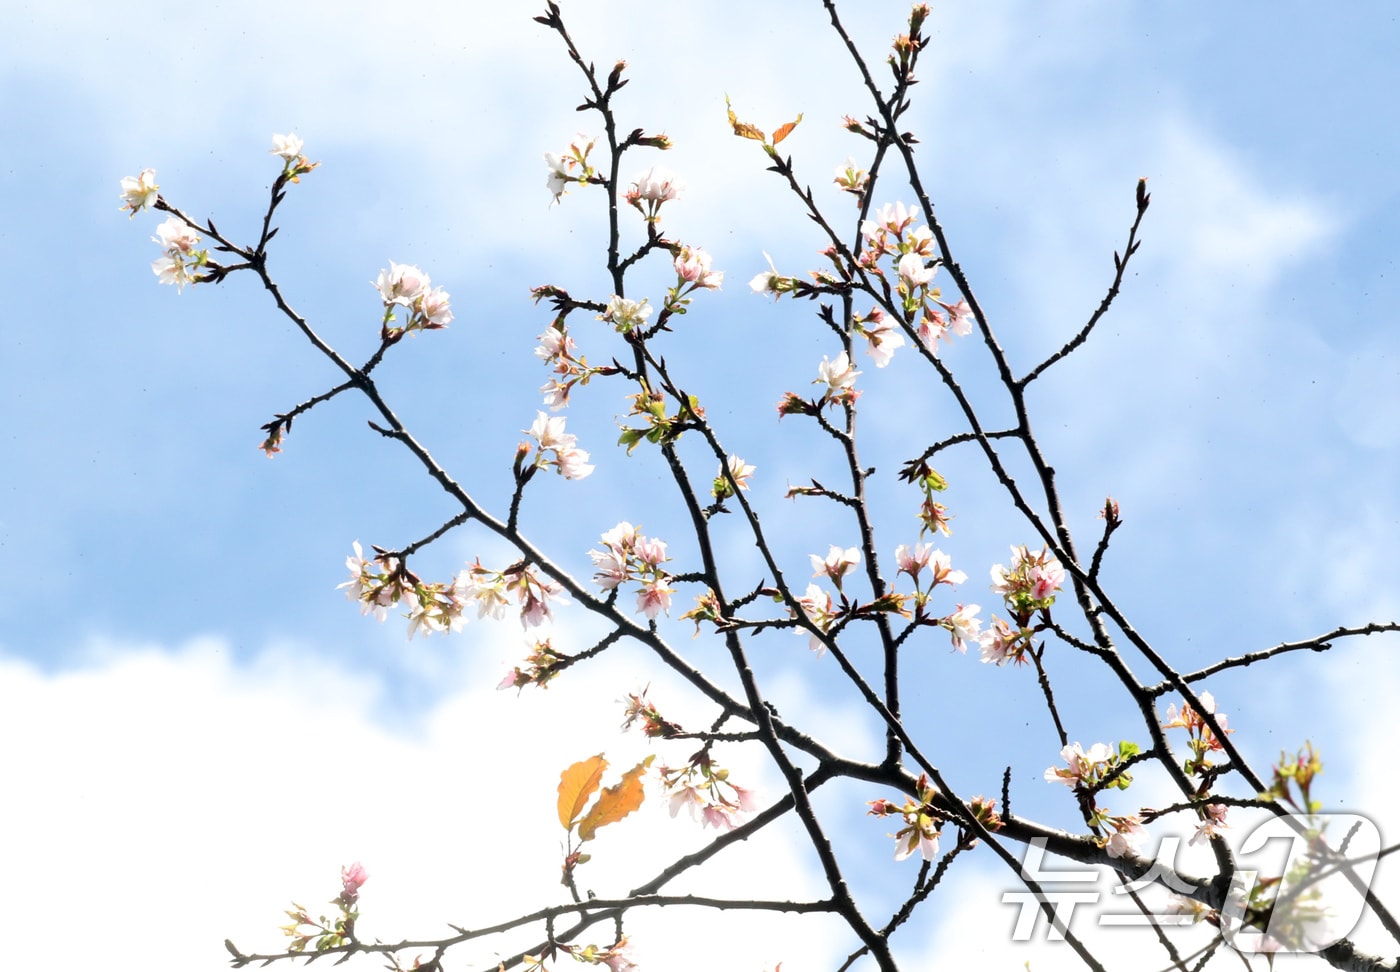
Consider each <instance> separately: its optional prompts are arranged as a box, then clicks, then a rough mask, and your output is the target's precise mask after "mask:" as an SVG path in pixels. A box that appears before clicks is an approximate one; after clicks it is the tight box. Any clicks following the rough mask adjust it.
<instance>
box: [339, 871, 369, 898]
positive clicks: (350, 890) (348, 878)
mask: <svg viewBox="0 0 1400 972" xmlns="http://www.w3.org/2000/svg"><path fill="white" fill-rule="evenodd" d="M368 880H369V874H367V873H366V872H365V868H364V865H363V864H361V863H360V862H359V861H356V862H355V863H354V864H351V865H350V866H349V867H342V868H341V869H340V884H341V891H340V897H341V900H342V901H344V902H346V903H347V904H350V903H353V902H354V901H355V900H356V899H357V898H358V897H359V896H360V887H361V886H362V885H363V884H364V883H365V882H366V881H368Z"/></svg>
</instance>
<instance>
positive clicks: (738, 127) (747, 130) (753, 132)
mask: <svg viewBox="0 0 1400 972" xmlns="http://www.w3.org/2000/svg"><path fill="white" fill-rule="evenodd" d="M724 107H725V109H726V110H728V112H729V124H730V126H731V127H732V128H733V129H734V134H735V135H738V136H739V137H740V138H752V139H754V140H755V141H759V142H766V141H768V136H767V135H765V134H763V132H762V131H761V130H759V129H757V128H754V127H753V126H752V125H750V124H749V123H748V122H742V121H740V120H739V117H738V116H737V115H735V114H734V109H733V108H730V107H729V96H728V95H725V96H724Z"/></svg>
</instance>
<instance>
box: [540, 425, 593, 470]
mask: <svg viewBox="0 0 1400 972" xmlns="http://www.w3.org/2000/svg"><path fill="white" fill-rule="evenodd" d="M526 434H527V435H530V436H532V437H533V438H534V439H535V440H536V442H537V443H538V445H539V450H538V454H537V455H536V456H535V465H536V466H537V467H539V466H548V465H552V466H554V467H555V469H556V471H557V472H558V473H559V475H561V476H563V477H564V478H565V479H583V478H584V477H586V476H587V475H588V474H589V473H591V472H593V466H591V465H589V463H588V453H587V452H585V451H584V450H583V449H580V448H578V445H577V442H578V440H577V438H576V437H575V436H574V435H572V434H570V433H567V432H565V431H564V417H563V416H562V415H556V416H550V415H549V414H548V413H547V412H538V413H536V415H535V421H534V423H533V424H532V425H531V426H530V428H529V430H528V431H527V432H526ZM546 452H553V453H554V458H553V459H548V458H546V457H545V453H546Z"/></svg>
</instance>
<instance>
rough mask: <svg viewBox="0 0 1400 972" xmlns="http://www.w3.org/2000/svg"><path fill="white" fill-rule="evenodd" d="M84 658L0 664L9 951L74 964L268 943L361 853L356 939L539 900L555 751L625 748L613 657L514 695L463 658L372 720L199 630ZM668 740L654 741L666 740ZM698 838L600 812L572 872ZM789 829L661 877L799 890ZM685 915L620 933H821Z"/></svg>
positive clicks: (627, 874) (797, 859)
mask: <svg viewBox="0 0 1400 972" xmlns="http://www.w3.org/2000/svg"><path fill="white" fill-rule="evenodd" d="M454 647H455V646H454ZM95 656H96V661H95V663H94V664H92V665H91V666H90V667H87V668H84V669H81V670H76V671H71V672H66V673H59V674H54V675H46V674H42V673H40V672H39V671H37V670H35V669H34V668H33V667H31V666H28V665H25V664H23V663H20V662H17V661H12V660H5V661H3V662H0V733H2V734H3V738H5V739H8V740H11V741H17V740H21V739H22V740H24V743H23V745H10V746H7V747H6V748H5V752H4V756H3V768H2V769H0V772H3V776H4V778H5V779H6V780H7V785H8V786H9V787H10V791H9V795H8V796H7V798H6V801H5V809H4V817H5V819H4V831H5V834H6V840H5V848H4V854H3V858H4V862H5V877H4V880H3V881H2V882H0V910H3V912H4V913H5V914H6V916H7V920H8V921H11V922H13V923H14V927H17V928H23V929H24V934H23V936H22V937H19V936H17V937H16V938H15V939H14V940H13V941H11V943H10V944H9V945H8V946H7V949H8V960H9V961H10V962H12V963H13V964H14V965H15V967H30V966H38V965H41V964H43V963H44V962H46V961H51V960H52V958H53V956H54V955H55V954H58V953H60V952H61V954H62V956H63V963H64V964H65V965H68V966H72V967H75V968H77V967H88V966H92V967H96V966H98V965H101V967H103V968H106V969H112V970H116V972H124V970H127V969H130V970H133V972H135V970H138V969H139V970H142V972H147V970H150V969H160V968H172V969H173V968H189V967H206V968H217V967H221V966H222V964H223V962H224V961H225V959H226V958H227V956H226V955H225V953H224V951H223V948H222V945H221V943H222V941H223V939H224V937H225V936H229V937H232V938H233V939H234V940H235V941H236V942H237V943H238V945H239V946H240V947H241V948H243V949H244V950H245V951H254V950H259V951H271V950H276V949H279V948H280V947H281V946H282V942H283V941H284V939H283V938H282V936H281V934H280V932H279V931H278V930H277V929H278V926H279V925H280V924H282V923H284V922H285V918H284V917H283V916H282V914H281V909H283V908H286V907H288V906H289V902H290V901H291V900H293V899H295V900H297V901H300V902H301V903H303V904H305V905H307V906H308V907H309V908H311V909H312V910H313V914H314V913H316V909H318V908H320V907H321V905H322V903H324V902H326V901H327V900H328V899H330V898H331V897H333V896H334V895H335V894H336V893H337V892H338V890H339V885H338V868H339V867H340V866H341V865H342V864H346V863H349V862H350V861H352V860H356V859H358V860H361V861H363V862H364V863H365V865H366V867H367V868H368V870H369V871H370V874H371V881H370V882H369V883H368V884H367V885H366V886H365V889H364V890H363V892H362V911H363V915H364V917H363V918H362V922H361V926H360V930H361V933H362V935H364V936H366V937H372V936H378V937H382V938H386V939H394V938H398V937H400V936H407V937H432V936H437V935H441V934H444V933H446V922H449V921H451V922H455V923H459V924H462V925H466V926H480V925H485V924H488V923H491V922H494V921H498V920H501V919H504V918H508V917H510V916H512V915H513V914H514V913H517V912H523V911H526V910H528V909H530V908H533V907H537V906H539V905H541V904H543V903H547V902H551V901H553V902H558V901H562V900H564V891H563V889H562V888H560V887H559V885H558V874H559V862H560V851H559V847H560V838H561V835H562V831H561V830H560V829H559V825H558V823H557V820H556V819H555V806H554V804H555V787H556V786H557V783H558V774H559V772H560V770H562V769H563V767H564V765H565V764H566V763H567V762H570V761H572V760H573V759H581V758H584V757H587V756H589V755H592V754H593V753H595V752H599V751H606V752H607V754H608V755H609V757H610V758H611V759H612V761H613V764H614V766H615V767H616V768H617V769H621V768H623V767H626V766H628V765H631V762H632V761H634V760H635V759H637V758H639V757H640V756H641V755H642V754H643V753H644V752H645V751H646V749H647V747H646V744H645V742H644V741H641V740H640V738H639V737H636V736H635V734H631V735H629V736H621V735H619V733H618V722H619V721H620V720H619V711H620V707H619V706H618V705H616V704H615V703H614V702H613V699H614V698H615V697H616V695H617V694H619V687H618V684H617V683H618V682H619V681H622V682H623V683H624V684H625V683H626V682H628V681H630V679H629V678H627V677H626V676H625V675H622V674H621V673H620V672H619V670H618V669H617V667H616V666H613V667H611V668H610V667H609V666H607V665H602V666H599V667H598V668H597V670H596V671H595V672H592V673H590V672H588V671H577V672H573V673H570V675H569V676H568V677H566V678H563V679H560V680H559V682H558V683H556V685H555V686H554V687H552V688H550V689H549V690H548V691H547V692H545V693H539V692H534V693H525V694H524V695H522V696H520V697H519V698H517V697H516V696H515V695H514V694H513V693H498V692H496V691H495V689H494V683H495V681H496V680H497V678H498V677H499V671H498V670H497V669H496V668H494V667H491V668H489V670H488V666H487V665H485V664H477V665H474V666H472V667H473V668H474V669H475V671H473V672H471V673H470V678H469V680H468V681H467V682H466V684H465V687H464V688H463V689H462V690H460V691H457V692H454V693H451V694H449V695H447V696H446V697H445V698H444V699H443V700H442V701H440V702H439V703H437V704H435V705H433V707H432V708H431V709H430V710H428V711H425V712H423V713H421V714H420V718H418V719H416V720H414V722H413V724H411V725H408V726H406V727H403V728H401V729H399V730H393V731H391V730H388V729H385V728H384V727H383V726H382V725H380V724H378V723H377V722H376V720H375V719H374V718H373V716H372V711H373V709H374V706H375V704H376V701H377V695H378V691H379V686H378V685H377V684H376V683H375V682H374V680H373V679H370V678H367V677H358V676H350V675H347V674H346V673H345V672H343V671H340V670H338V669H336V668H334V667H332V666H329V665H327V664H325V663H323V662H316V661H312V660H310V659H309V658H307V657H305V656H303V657H289V658H282V659H278V660H273V659H272V658H271V657H270V656H263V657H262V658H260V659H259V660H258V661H257V663H255V664H254V665H252V666H251V667H247V668H244V667H239V666H237V665H234V664H233V663H231V661H230V658H229V648H228V646H227V645H226V644H224V643H222V642H220V641H219V640H217V639H202V640H200V641H196V642H191V643H189V644H187V645H185V646H182V647H181V648H179V649H178V650H176V651H173V652H169V651H165V650H162V649H161V648H160V647H159V646H153V645H151V646H133V645H116V644H109V645H105V646H102V647H101V648H100V649H99V650H98V651H97V652H96V653H95ZM653 684H654V685H658V686H666V685H667V684H668V683H667V679H666V678H665V677H664V676H658V677H657V678H656V679H654V680H653ZM671 711H673V712H677V713H682V712H684V708H683V706H679V705H678V706H677V707H674V708H673V709H672V710H671ZM677 745H678V746H679V747H680V748H681V749H682V750H685V751H684V752H682V751H680V750H677V749H675V748H674V747H673V749H672V750H671V751H670V756H671V758H672V759H673V760H674V759H683V758H684V756H685V755H686V753H687V752H688V749H685V747H686V746H687V745H689V744H684V743H681V744H677ZM726 755H728V754H726ZM661 758H665V757H664V755H663V756H662V757H661ZM733 761H734V773H735V778H736V779H741V778H742V779H744V780H745V781H748V782H753V783H755V784H756V785H757V786H758V787H759V789H760V790H761V791H763V792H767V793H772V792H774V786H775V785H776V778H775V777H774V776H773V775H772V774H771V773H769V772H767V771H765V770H763V769H762V768H761V767H760V766H759V765H757V764H754V763H752V762H751V761H750V760H749V758H748V757H747V756H743V755H739V754H737V753H736V754H735V755H734V757H733ZM624 828H625V831H624ZM704 837H705V834H704V833H701V832H699V830H698V828H697V827H696V826H695V825H694V824H692V823H691V822H690V821H687V820H684V819H682V820H678V821H673V820H672V819H670V817H669V816H668V815H667V814H666V812H665V810H664V805H663V804H662V803H660V802H658V803H657V804H655V805H651V806H649V807H647V808H644V809H643V811H642V812H640V813H639V814H637V815H635V816H634V818H631V819H629V820H628V821H627V822H626V823H624V824H619V825H615V827H614V829H613V830H612V832H611V833H609V832H608V831H606V830H605V831H603V832H600V836H599V838H598V839H597V840H596V841H595V843H594V846H593V848H592V850H593V853H594V855H595V859H594V860H593V861H592V862H590V863H588V864H587V865H584V866H583V867H582V868H581V869H580V883H581V885H582V886H583V887H585V888H591V889H594V890H596V891H597V892H598V893H599V894H600V895H604V896H606V895H612V894H618V893H621V892H623V891H625V889H626V888H628V887H631V886H633V885H634V884H636V883H639V881H640V880H641V879H642V878H647V877H650V876H652V875H653V874H655V873H656V872H657V871H658V870H659V869H660V868H661V867H662V866H663V865H664V864H665V863H667V862H669V860H670V859H671V856H672V855H673V854H674V853H675V851H676V848H677V847H678V846H679V847H684V846H687V845H689V846H692V847H694V846H699V844H700V843H701V842H702V841H703V839H704ZM800 845H801V842H800V841H798V840H794V839H793V835H791V834H785V833H783V832H781V828H780V829H779V830H778V831H777V832H774V833H771V834H764V835H761V836H760V837H758V838H755V839H753V840H750V841H748V842H746V843H745V844H743V845H739V846H738V847H736V848H735V849H733V850H731V851H730V852H728V853H726V854H724V855H721V857H720V858H718V859H717V860H716V861H715V862H713V863H712V864H711V865H710V866H709V867H707V868H705V869H702V871H700V872H699V873H697V874H695V875H692V876H687V877H684V878H682V879H680V880H678V881H676V882H675V883H674V885H672V886H671V889H673V890H675V891H677V892H682V891H696V892H699V893H704V892H709V893H717V894H724V895H728V896H733V895H734V894H735V893H736V892H738V893H740V894H763V893H770V892H771V893H773V894H775V895H781V896H784V897H804V896H819V894H820V891H819V888H818V886H817V884H816V883H814V882H815V881H816V878H815V874H814V872H813V870H812V866H811V862H810V859H809V858H808V857H807V856H805V855H803V854H802V853H801V852H800V850H797V849H795V848H798V847H800ZM736 875H742V879H741V880H737V879H736ZM696 921H697V913H696V912H694V911H691V910H687V909H668V910H667V911H666V912H665V913H664V914H660V915H655V916H647V917H646V918H642V917H640V916H639V918H638V919H637V921H635V922H632V921H631V920H629V930H630V931H631V933H632V934H633V936H634V937H635V938H636V940H637V943H638V945H639V946H640V947H641V948H642V949H643V950H644V952H646V953H649V954H651V955H653V956H658V955H664V956H665V958H664V967H666V968H668V969H697V970H698V969H710V968H713V963H714V953H713V951H712V949H713V948H715V947H723V948H725V949H726V950H729V951H731V952H732V951H734V950H738V951H739V952H741V953H743V954H745V955H749V956H753V957H754V960H755V961H758V960H759V959H760V957H763V958H766V959H767V960H769V961H771V962H777V961H783V960H786V961H787V962H788V963H789V967H793V968H800V967H802V966H803V965H804V964H805V962H806V961H808V960H813V961H815V960H816V959H817V958H818V956H822V955H824V954H830V953H829V951H824V950H828V949H830V948H832V947H835V946H834V943H835V942H836V941H838V940H839V938H838V937H833V936H838V935H839V932H838V930H837V929H835V928H834V927H833V925H832V923H831V922H824V921H822V920H821V919H818V920H816V921H815V922H793V921H786V920H785V921H779V922H777V923H776V925H774V924H773V923H771V922H770V921H769V919H768V918H766V917H763V916H759V917H757V918H745V917H743V916H739V917H735V918H732V919H731V918H730V917H727V916H716V915H710V914H706V915H705V917H704V928H705V931H704V933H703V934H700V933H697V932H696ZM75 926H81V927H82V929H83V932H82V934H81V935H74V934H72V929H73V928H74V927H75ZM537 934H538V929H535V930H533V931H532V933H531V936H526V937H519V938H516V939H510V940H508V941H509V943H510V944H511V945H513V946H514V947H524V946H525V945H527V944H530V943H531V942H533V940H534V938H533V937H532V936H534V935H537ZM601 934H603V935H605V936H606V935H607V934H608V932H607V930H604V931H603V932H602V933H601ZM720 943H724V944H722V945H721V944H720ZM602 944H607V943H606V942H603V943H602ZM464 952H465V950H464ZM755 967H756V968H757V966H755Z"/></svg>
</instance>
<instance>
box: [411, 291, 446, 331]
mask: <svg viewBox="0 0 1400 972" xmlns="http://www.w3.org/2000/svg"><path fill="white" fill-rule="evenodd" d="M450 296H451V295H450V294H448V292H447V291H445V290H443V289H442V288H441V287H435V288H434V289H432V290H430V291H428V292H427V293H425V294H423V296H422V297H421V298H420V300H419V303H418V313H420V314H422V315H423V318H424V320H426V321H428V322H429V323H430V324H432V325H433V326H434V327H446V326H447V325H448V324H451V323H452V309H451V307H450V306H449V305H448V300H449V298H450Z"/></svg>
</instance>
